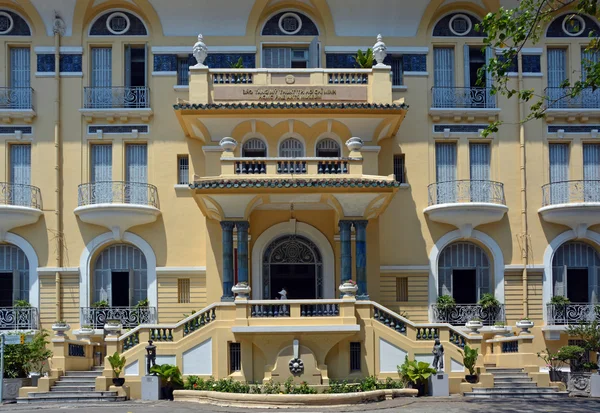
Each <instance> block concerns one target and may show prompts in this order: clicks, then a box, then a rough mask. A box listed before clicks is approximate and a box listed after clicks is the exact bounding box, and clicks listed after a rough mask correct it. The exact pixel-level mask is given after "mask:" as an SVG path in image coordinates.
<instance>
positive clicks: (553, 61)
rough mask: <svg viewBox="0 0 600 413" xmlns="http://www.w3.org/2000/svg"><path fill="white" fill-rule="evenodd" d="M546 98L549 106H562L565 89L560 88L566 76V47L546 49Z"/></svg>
mask: <svg viewBox="0 0 600 413" xmlns="http://www.w3.org/2000/svg"><path fill="white" fill-rule="evenodd" d="M547 56H548V93H547V94H548V98H549V99H550V107H552V108H562V107H565V105H566V103H567V102H566V100H565V99H561V98H562V97H563V95H564V94H565V90H564V89H562V88H561V85H562V83H563V82H564V81H565V80H566V79H567V78H568V76H567V49H554V48H549V49H548V53H547Z"/></svg>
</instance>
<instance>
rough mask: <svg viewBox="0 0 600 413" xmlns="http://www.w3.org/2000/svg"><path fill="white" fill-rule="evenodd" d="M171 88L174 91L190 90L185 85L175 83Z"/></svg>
mask: <svg viewBox="0 0 600 413" xmlns="http://www.w3.org/2000/svg"><path fill="white" fill-rule="evenodd" d="M173 89H174V90H175V91H176V92H188V91H189V90H190V87H189V86H187V85H175V86H173Z"/></svg>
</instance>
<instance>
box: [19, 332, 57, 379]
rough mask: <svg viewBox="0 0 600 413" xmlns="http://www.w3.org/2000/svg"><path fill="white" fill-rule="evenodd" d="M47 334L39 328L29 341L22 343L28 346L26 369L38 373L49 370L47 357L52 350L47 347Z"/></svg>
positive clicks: (50, 355)
mask: <svg viewBox="0 0 600 413" xmlns="http://www.w3.org/2000/svg"><path fill="white" fill-rule="evenodd" d="M48 337H49V334H48V332H47V331H46V330H41V331H39V332H38V333H36V334H35V335H34V336H33V339H32V340H31V342H30V343H27V344H24V345H26V346H28V347H29V357H28V363H27V364H28V366H27V367H28V370H29V371H30V372H31V371H33V372H36V373H39V374H40V375H42V374H44V373H45V372H47V371H49V366H48V359H49V358H50V357H52V351H51V350H49V349H47V348H46V346H47V345H48V344H49V342H48V340H47V339H48Z"/></svg>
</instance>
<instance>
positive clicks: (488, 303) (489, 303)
mask: <svg viewBox="0 0 600 413" xmlns="http://www.w3.org/2000/svg"><path fill="white" fill-rule="evenodd" d="M477 304H479V305H480V306H481V308H483V309H484V310H487V309H490V308H498V307H500V301H498V300H496V297H494V295H493V294H490V293H485V294H482V295H481V298H480V299H479V302H478V303H477Z"/></svg>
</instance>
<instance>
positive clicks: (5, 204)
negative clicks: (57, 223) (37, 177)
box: [0, 182, 42, 233]
mask: <svg viewBox="0 0 600 413" xmlns="http://www.w3.org/2000/svg"><path fill="white" fill-rule="evenodd" d="M41 215H42V194H41V192H40V189H39V188H37V187H35V186H31V185H23V184H12V183H8V182H0V231H2V233H6V232H8V231H10V230H11V229H13V228H18V227H23V226H25V225H31V224H35V223H36V222H37V221H38V219H39V218H40V216H41Z"/></svg>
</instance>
